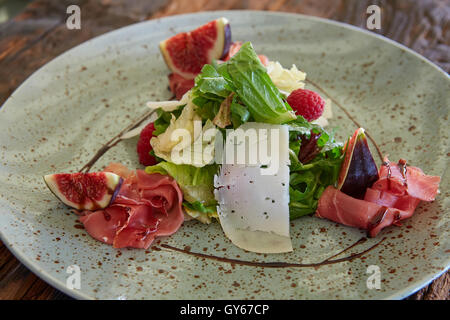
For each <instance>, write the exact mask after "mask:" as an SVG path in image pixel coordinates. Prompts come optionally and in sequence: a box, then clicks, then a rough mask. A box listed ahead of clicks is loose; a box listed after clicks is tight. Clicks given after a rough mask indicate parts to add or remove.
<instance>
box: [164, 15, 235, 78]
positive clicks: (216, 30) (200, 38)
mask: <svg viewBox="0 0 450 320" xmlns="http://www.w3.org/2000/svg"><path fill="white" fill-rule="evenodd" d="M230 44H231V28H230V24H229V22H228V20H227V19H225V18H219V19H216V20H214V21H211V22H208V23H207V24H205V25H203V26H201V27H199V28H197V29H195V30H193V31H190V32H182V33H179V34H177V35H175V36H173V37H171V38H169V39H166V40H164V41H162V42H160V44H159V48H160V50H161V53H162V55H163V57H164V60H165V61H166V64H167V66H168V67H169V69H170V70H172V72H173V73H175V74H177V75H179V76H181V77H183V78H184V79H194V78H195V76H196V75H197V74H199V73H200V71H201V70H202V67H203V66H204V65H205V64H210V63H211V62H212V61H213V60H217V59H220V58H222V57H225V56H226V55H227V54H228V50H229V48H230Z"/></svg>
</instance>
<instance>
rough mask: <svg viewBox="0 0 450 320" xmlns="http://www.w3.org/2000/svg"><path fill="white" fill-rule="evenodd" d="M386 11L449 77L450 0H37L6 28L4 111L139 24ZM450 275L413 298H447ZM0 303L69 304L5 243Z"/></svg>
mask: <svg viewBox="0 0 450 320" xmlns="http://www.w3.org/2000/svg"><path fill="white" fill-rule="evenodd" d="M71 4H77V5H79V6H80V8H81V22H82V28H81V30H68V29H67V28H66V25H65V21H66V19H67V16H68V15H67V14H66V8H67V7H68V6H69V5H71ZM371 4H376V5H378V6H379V7H380V8H381V30H379V31H377V33H380V34H383V35H385V36H387V37H389V38H391V39H393V40H396V41H398V42H400V43H403V44H405V45H406V46H408V47H410V48H412V49H413V50H415V51H417V52H418V53H420V54H422V55H424V56H425V57H427V58H428V59H430V60H431V61H433V62H434V63H436V64H438V65H439V66H440V67H441V68H443V69H444V70H445V71H446V72H449V71H450V30H449V28H450V2H449V0H420V1H415V0H396V1H394V0H391V1H388V0H378V1H377V0H315V1H312V0H297V1H289V0H227V1H221V0H150V1H148V0H80V1H76V0H68V1H66V0H63V1H61V0H38V1H34V2H31V3H30V4H29V5H28V6H27V7H26V9H25V10H24V11H23V12H22V13H21V14H20V15H18V16H17V17H16V18H15V19H13V20H11V21H8V22H6V23H3V24H1V25H0V105H1V104H3V102H4V101H5V100H6V99H7V98H8V96H9V95H10V94H11V93H12V92H13V91H14V90H15V89H16V88H17V87H18V86H19V85H20V84H21V83H22V82H23V81H24V80H25V79H26V78H27V77H28V76H29V75H30V74H31V73H33V72H34V71H35V70H37V69H38V68H39V67H40V66H42V65H43V64H45V63H46V62H48V61H50V60H52V59H53V58H54V57H56V56H58V55H59V54H61V53H63V52H64V51H66V50H68V49H70V48H72V47H73V46H75V45H77V44H79V43H82V42H84V41H86V40H88V39H90V38H92V37H95V36H98V35H100V34H102V33H105V32H107V31H110V30H113V29H117V28H120V27H123V26H126V25H129V24H132V23H135V22H138V21H142V20H147V19H153V18H157V17H163V16H168V15H175V14H180V13H188V12H197V11H206V10H229V9H254V10H274V11H285V12H297V13H303V14H307V15H314V16H319V17H324V18H328V19H333V20H338V21H342V22H346V23H349V24H353V25H356V26H358V27H362V28H365V27H366V19H367V17H368V15H367V14H366V9H367V7H368V6H369V5H371ZM449 289H450V276H449V273H447V274H445V275H443V276H442V277H440V278H439V279H437V280H435V281H434V282H433V283H432V284H431V285H429V286H428V287H426V288H424V289H422V290H420V291H419V292H417V293H416V294H414V295H412V296H411V297H409V299H420V300H421V299H425V300H431V299H449ZM0 299H69V297H67V296H66V295H65V294H63V293H61V292H59V291H58V290H56V289H53V288H52V287H50V286H49V285H47V284H46V283H45V282H43V281H42V280H40V279H39V278H38V277H36V276H35V275H34V274H33V273H31V272H30V271H29V270H28V269H27V268H26V267H25V266H24V265H23V264H21V263H20V262H19V261H18V260H17V259H16V258H15V257H14V256H13V255H12V254H11V253H10V252H9V250H8V249H7V248H6V247H5V246H4V245H3V244H2V243H1V242H0Z"/></svg>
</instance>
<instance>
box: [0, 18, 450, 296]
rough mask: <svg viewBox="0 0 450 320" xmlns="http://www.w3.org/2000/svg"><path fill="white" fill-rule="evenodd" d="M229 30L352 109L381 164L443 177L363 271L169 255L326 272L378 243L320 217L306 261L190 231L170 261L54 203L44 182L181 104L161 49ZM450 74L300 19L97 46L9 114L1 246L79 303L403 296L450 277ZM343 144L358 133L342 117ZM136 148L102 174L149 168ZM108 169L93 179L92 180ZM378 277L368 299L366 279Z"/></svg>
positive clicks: (187, 21)
mask: <svg viewBox="0 0 450 320" xmlns="http://www.w3.org/2000/svg"><path fill="white" fill-rule="evenodd" d="M220 16H225V17H227V18H228V19H229V20H230V21H231V26H232V32H233V34H234V40H249V41H252V42H253V44H254V46H255V48H256V50H257V52H259V53H261V54H265V55H267V56H268V57H269V58H271V59H272V60H279V61H280V62H281V63H282V64H283V65H285V66H290V65H291V64H292V63H295V64H297V66H299V68H300V69H302V70H304V71H306V72H307V74H308V78H309V79H312V80H313V81H314V82H316V83H318V84H320V85H321V86H322V87H323V89H325V91H326V92H327V93H328V94H330V95H331V96H333V98H334V99H336V100H338V101H339V102H341V103H342V104H343V105H345V107H346V108H348V109H349V110H350V112H352V114H353V115H354V117H356V118H357V120H358V121H359V122H360V123H361V124H362V125H363V126H364V127H365V128H366V129H367V130H369V132H370V133H371V134H372V135H373V137H374V138H375V139H376V141H377V142H378V144H380V145H381V148H382V150H383V152H386V153H389V154H390V157H391V158H392V159H393V160H398V159H399V158H400V157H403V158H406V159H408V160H409V163H410V164H413V165H417V166H420V167H421V168H423V169H424V171H425V172H426V173H428V174H433V175H440V176H443V181H442V183H441V191H442V194H440V195H439V196H438V197H437V200H436V201H434V202H433V203H422V204H421V205H420V206H419V207H418V209H417V210H416V214H415V215H414V216H413V218H411V219H409V220H407V221H405V222H404V225H403V226H402V227H401V228H400V227H389V228H388V229H386V230H384V231H383V232H382V233H381V234H380V235H379V236H378V237H377V238H376V239H369V240H368V241H366V242H364V243H362V244H360V245H358V246H356V247H354V248H352V249H351V250H350V251H349V252H346V253H344V254H342V256H346V255H347V256H348V255H350V254H351V253H355V252H361V251H363V250H365V249H367V248H369V247H371V246H373V245H374V244H376V243H378V242H379V241H380V240H381V239H382V238H384V237H386V240H385V241H383V242H382V243H381V244H380V245H378V246H377V247H376V248H374V249H373V250H371V251H370V252H368V253H366V254H364V256H363V257H360V258H357V259H354V260H352V261H345V262H342V263H337V264H331V265H326V266H322V267H320V268H284V269H270V268H257V267H250V266H241V265H230V264H228V263H223V262H218V261H213V260H209V259H202V258H197V257H194V256H191V255H187V254H183V253H179V252H175V251H172V250H168V249H164V248H161V247H160V246H159V245H160V244H161V243H165V244H169V245H172V246H175V247H179V248H183V247H185V246H190V247H191V251H193V252H200V253H205V254H214V255H218V256H225V257H228V258H236V259H242V260H255V261H266V262H268V261H290V262H300V263H315V262H320V261H322V260H324V259H326V258H327V257H329V256H331V255H333V254H335V253H338V252H339V251H341V250H342V249H343V248H346V247H348V246H349V245H351V244H352V243H354V242H355V241H357V240H358V239H360V238H361V237H363V236H364V232H362V231H359V230H356V229H352V228H347V227H344V226H341V225H337V224H335V223H332V222H330V221H326V220H323V219H318V218H315V217H304V218H301V219H298V220H296V221H294V222H293V223H292V228H291V234H292V237H293V245H294V248H295V250H294V252H293V253H289V254H280V255H268V256H265V255H260V254H254V253H248V252H244V251H242V250H240V249H239V248H237V247H235V246H233V245H232V244H231V243H230V242H229V241H228V240H227V239H226V238H225V236H224V235H223V232H222V230H221V229H220V226H219V225H218V224H217V223H215V224H212V225H209V226H208V225H202V224H200V223H197V222H188V223H185V224H184V225H183V226H182V228H181V229H180V231H179V232H178V233H176V234H175V235H174V236H171V237H168V238H165V239H162V240H161V241H159V242H157V243H156V244H155V246H156V247H158V248H159V249H161V250H156V249H153V250H148V251H145V250H136V249H124V250H116V249H114V248H112V247H110V246H108V245H105V244H103V243H100V242H97V241H95V240H93V239H92V238H90V237H89V236H88V235H87V234H86V232H85V231H84V230H81V229H78V228H76V227H74V226H75V225H76V224H77V223H76V216H75V215H74V214H72V213H70V211H69V209H68V208H67V207H65V206H64V205H62V204H61V203H59V202H58V201H57V200H56V198H55V197H54V196H53V195H52V194H51V193H50V191H48V190H47V188H46V187H45V185H44V183H43V181H42V175H44V174H48V173H54V172H67V171H72V172H75V171H77V170H78V169H79V168H80V167H81V166H82V165H83V164H84V163H85V162H86V161H87V160H88V159H89V158H90V156H92V153H93V152H95V151H96V150H97V149H98V148H99V147H100V146H101V145H102V144H103V143H104V142H105V141H107V140H108V139H109V138H110V137H112V136H114V135H115V134H116V133H118V131H120V130H121V129H122V128H123V127H124V126H126V125H127V124H128V123H130V122H131V120H132V119H134V118H135V117H136V116H138V115H139V114H141V113H142V112H144V111H145V102H146V101H148V100H155V99H161V100H164V99H167V98H169V97H170V93H169V91H168V90H167V85H168V82H167V74H168V70H167V69H166V66H165V64H164V62H163V59H162V57H161V55H160V53H159V49H158V43H159V41H160V40H162V39H165V38H167V37H169V36H171V35H173V34H175V33H178V32H181V31H187V30H190V29H193V28H195V27H197V26H199V25H201V24H203V23H205V22H207V21H210V20H213V19H215V18H217V17H220ZM449 92H450V81H449V78H448V76H447V75H446V74H445V73H444V72H443V71H442V70H440V69H438V68H437V67H436V66H435V65H433V64H431V63H430V62H428V61H427V60H425V59H424V58H422V57H420V56H419V55H417V54H415V53H413V52H412V51H410V50H408V49H406V48H404V47H402V46H400V45H398V44H396V43H394V42H392V41H389V40H387V39H385V38H382V37H379V36H376V35H374V34H372V33H368V32H365V31H362V30H360V29H357V28H354V27H350V26H347V25H344V24H340V23H336V22H331V21H327V20H322V19H317V18H311V17H306V16H301V15H294V14H284V13H268V12H251V11H227V12H205V13H198V14H190V15H182V16H173V17H169V18H164V19H158V20H152V21H147V22H143V23H139V24H136V25H132V26H129V27H126V28H122V29H120V30H117V31H114V32H111V33H108V34H106V35H103V36H101V37H98V38H95V39H93V40H90V41H87V42H86V43H84V44H82V45H80V46H77V47H76V48H74V49H72V50H70V51H68V52H66V53H64V54H63V55H61V56H59V57H58V58H56V59H54V60H53V61H52V62H50V63H48V64H47V65H45V66H44V67H42V68H41V69H39V70H38V71H37V72H35V73H34V74H33V75H32V76H31V77H30V78H29V79H28V80H27V81H25V82H24V83H23V84H22V85H21V86H20V87H19V88H18V89H17V90H16V91H15V92H14V93H13V95H12V96H11V97H10V98H9V99H8V101H7V102H6V103H5V104H4V105H3V107H2V109H1V111H0V128H1V131H0V181H1V185H0V213H1V215H0V221H1V238H2V240H3V242H4V243H5V244H6V245H7V246H8V247H9V248H10V249H11V250H12V252H13V253H14V254H15V255H16V256H17V257H18V258H19V259H20V260H21V261H22V262H23V263H24V264H25V265H26V266H27V267H29V268H30V269H31V270H32V271H33V272H35V273H36V274H37V275H38V276H39V277H41V278H42V279H44V280H45V281H47V282H48V283H50V284H51V285H53V286H54V287H56V288H58V289H60V290H62V291H64V292H66V293H67V294H69V295H71V296H73V297H76V298H88V299H90V298H105V299H178V298H187V299H228V298H229V299H235V298H239V299H252V298H256V299H273V298H275V299H333V298H341V299H360V298H362V299H371V298H376V299H379V298H403V297H406V296H408V295H409V294H411V293H413V292H414V291H415V290H417V289H419V288H420V287H422V286H424V285H425V284H427V283H428V282H430V281H431V280H432V279H434V278H435V277H437V276H438V275H440V274H441V273H443V272H444V271H445V270H446V269H447V268H448V266H449V242H448V239H449V237H448V231H449V209H448V208H449V201H448V197H447V195H448V192H447V190H448V182H449V181H448V178H447V176H446V175H445V169H446V167H447V163H448V156H449V155H448V110H449V108H448V106H449V97H450V94H449ZM334 113H335V117H334V119H333V120H332V122H331V126H332V127H335V126H337V127H339V131H338V138H340V139H341V140H343V139H344V138H346V137H347V136H348V135H350V134H351V133H352V132H353V131H354V129H355V125H354V124H353V123H352V122H351V121H349V120H348V118H347V117H346V116H345V114H343V113H342V112H340V111H339V109H338V108H335V109H334ZM135 146H136V140H135V139H134V140H130V141H126V142H122V143H121V144H119V145H118V146H117V147H115V148H113V149H112V150H110V151H109V152H108V153H107V154H106V155H105V156H104V157H103V158H101V159H100V161H99V162H98V163H97V165H96V168H97V169H101V168H102V166H104V165H106V164H107V163H109V162H110V161H120V162H123V163H124V164H126V165H128V166H130V167H139V165H138V161H137V155H136V153H135ZM94 169H95V168H94ZM71 265H77V266H79V267H80V270H81V288H80V289H73V290H71V289H69V288H67V287H66V280H67V278H68V277H69V276H70V274H68V273H67V272H66V271H67V268H68V267H69V266H71ZM370 265H376V266H378V267H379V270H380V277H381V288H380V289H370V288H368V287H367V279H368V277H369V276H370V274H368V273H367V269H368V267H369V266H370Z"/></svg>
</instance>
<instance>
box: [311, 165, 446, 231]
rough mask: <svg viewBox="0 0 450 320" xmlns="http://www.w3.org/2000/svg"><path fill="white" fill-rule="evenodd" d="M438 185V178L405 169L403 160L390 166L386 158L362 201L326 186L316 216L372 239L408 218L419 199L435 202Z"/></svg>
mask: <svg viewBox="0 0 450 320" xmlns="http://www.w3.org/2000/svg"><path fill="white" fill-rule="evenodd" d="M439 182H440V177H437V176H428V175H426V174H424V173H423V171H422V170H421V169H419V168H416V167H410V166H406V161H404V160H400V161H399V162H398V163H390V162H389V160H388V159H387V158H385V159H384V163H383V165H382V167H381V168H380V179H379V180H378V181H376V182H375V183H374V184H373V186H372V188H368V189H367V190H366V193H365V196H364V200H360V199H355V198H352V197H351V196H349V195H347V194H345V193H343V192H341V191H339V190H337V189H336V188H334V187H332V186H329V187H328V188H327V189H325V191H324V192H323V194H322V196H321V197H320V199H319V203H318V207H317V211H316V216H318V217H321V218H326V219H329V220H332V221H335V222H338V223H342V224H344V225H347V226H351V227H356V228H360V229H365V230H367V231H368V235H369V236H371V237H375V236H376V235H377V234H378V233H379V232H380V231H381V230H382V229H383V228H385V227H387V226H390V225H400V221H401V220H404V219H407V218H410V217H411V216H412V215H413V214H414V211H415V209H416V207H417V206H418V204H419V203H420V201H421V200H423V201H432V200H434V199H435V197H436V194H437V193H438V188H439Z"/></svg>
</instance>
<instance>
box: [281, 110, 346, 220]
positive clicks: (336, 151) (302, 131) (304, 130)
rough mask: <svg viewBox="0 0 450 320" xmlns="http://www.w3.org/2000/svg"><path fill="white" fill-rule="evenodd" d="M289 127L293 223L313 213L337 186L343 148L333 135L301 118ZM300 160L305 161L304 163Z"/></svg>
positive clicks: (290, 191)
mask: <svg viewBox="0 0 450 320" xmlns="http://www.w3.org/2000/svg"><path fill="white" fill-rule="evenodd" d="M288 125H289V126H290V132H289V149H290V160H291V164H290V167H289V168H290V177H289V180H290V181H289V196H290V202H289V215H290V218H291V220H293V219H296V218H299V217H301V216H304V215H307V214H311V213H314V212H315V211H316V209H317V204H318V201H319V198H320V196H321V195H322V192H323V191H324V190H325V188H326V187H328V186H330V185H334V184H335V183H336V181H337V179H338V176H339V171H340V168H341V164H342V160H343V155H342V148H343V147H342V144H341V143H338V142H336V141H335V139H334V137H333V134H331V133H329V132H327V131H326V130H325V129H323V128H322V127H320V126H319V125H316V124H312V123H310V122H308V121H306V120H305V119H304V118H303V117H301V116H298V118H297V119H296V120H294V121H292V122H290V123H289V124H288ZM302 151H303V153H302ZM305 152H306V155H305V154H304V153H305ZM300 159H304V160H303V161H304V163H302V162H301V161H300Z"/></svg>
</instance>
